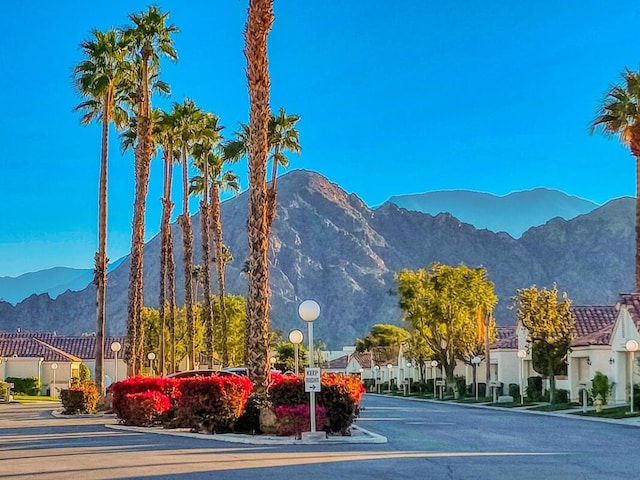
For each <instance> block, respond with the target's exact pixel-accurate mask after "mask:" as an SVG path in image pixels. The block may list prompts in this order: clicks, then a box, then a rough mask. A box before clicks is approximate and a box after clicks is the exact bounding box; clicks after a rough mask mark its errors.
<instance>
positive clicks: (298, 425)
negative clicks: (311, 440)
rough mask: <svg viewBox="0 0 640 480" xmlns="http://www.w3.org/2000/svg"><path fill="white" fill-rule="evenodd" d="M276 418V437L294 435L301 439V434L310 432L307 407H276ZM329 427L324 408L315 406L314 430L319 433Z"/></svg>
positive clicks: (309, 414)
mask: <svg viewBox="0 0 640 480" xmlns="http://www.w3.org/2000/svg"><path fill="white" fill-rule="evenodd" d="M275 411H276V417H278V431H277V435H287V436H289V435H295V436H296V438H302V432H308V431H310V430H311V412H310V411H309V405H296V406H295V407H285V406H280V407H276V409H275ZM328 426H329V420H328V419H327V415H326V412H325V409H324V407H320V406H316V429H317V431H319V432H321V431H323V430H325V428H326V427H328Z"/></svg>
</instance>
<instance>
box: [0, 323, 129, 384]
mask: <svg viewBox="0 0 640 480" xmlns="http://www.w3.org/2000/svg"><path fill="white" fill-rule="evenodd" d="M116 341H117V342H119V343H120V344H121V345H123V346H124V345H125V337H123V336H119V337H107V338H106V339H105V343H106V348H105V362H104V371H105V375H106V376H108V377H109V379H111V380H113V381H115V380H116V369H117V372H118V373H117V376H118V379H119V380H122V379H123V378H125V376H126V372H127V365H126V363H125V362H124V360H123V358H122V356H123V355H122V353H123V352H122V351H121V352H120V356H119V357H118V359H117V367H116V358H115V355H114V352H112V351H111V349H110V348H109V347H110V345H111V344H112V343H113V342H116ZM95 345H96V343H95V337H94V336H62V335H57V334H55V333H52V332H49V333H34V332H0V380H4V379H6V378H8V377H17V378H28V377H35V378H38V379H39V380H40V384H41V388H40V393H41V394H46V393H47V392H50V391H51V389H54V390H53V391H54V392H56V393H57V392H59V391H60V390H62V389H64V388H68V386H69V384H70V382H71V379H72V378H74V377H78V376H79V371H80V364H81V363H84V364H85V365H86V366H87V367H88V368H89V370H90V372H91V377H92V378H93V377H94V376H95V363H96V362H95ZM123 348H124V347H123ZM54 382H55V383H54Z"/></svg>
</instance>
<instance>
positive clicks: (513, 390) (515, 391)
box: [509, 383, 520, 401]
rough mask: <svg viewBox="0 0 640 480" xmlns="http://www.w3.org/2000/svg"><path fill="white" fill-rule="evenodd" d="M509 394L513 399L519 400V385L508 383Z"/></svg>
mask: <svg viewBox="0 0 640 480" xmlns="http://www.w3.org/2000/svg"><path fill="white" fill-rule="evenodd" d="M509 395H510V396H512V397H513V399H514V401H515V400H516V399H517V400H520V385H518V384H517V383H510V384H509Z"/></svg>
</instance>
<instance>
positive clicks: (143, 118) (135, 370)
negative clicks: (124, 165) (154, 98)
mask: <svg viewBox="0 0 640 480" xmlns="http://www.w3.org/2000/svg"><path fill="white" fill-rule="evenodd" d="M148 64H149V58H148V57H146V58H143V59H142V88H141V90H140V94H141V95H140V102H139V104H138V112H137V115H136V116H137V125H138V138H137V140H138V144H137V145H136V148H135V178H136V190H135V198H134V211H133V235H132V239H131V270H130V273H129V308H128V328H127V333H128V337H129V338H128V340H129V350H128V360H129V362H128V363H129V368H130V370H131V374H132V375H138V374H139V373H140V371H141V370H142V352H143V346H144V330H143V328H142V306H143V304H144V227H145V224H144V220H145V219H144V214H145V210H146V202H147V193H148V190H149V170H150V165H151V157H152V156H153V142H152V140H151V129H152V121H151V108H150V102H149V87H148V85H149V78H148V77H149V75H148Z"/></svg>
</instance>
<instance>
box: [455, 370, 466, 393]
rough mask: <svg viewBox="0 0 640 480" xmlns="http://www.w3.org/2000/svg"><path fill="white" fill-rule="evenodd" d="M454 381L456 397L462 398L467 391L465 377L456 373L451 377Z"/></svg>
mask: <svg viewBox="0 0 640 480" xmlns="http://www.w3.org/2000/svg"><path fill="white" fill-rule="evenodd" d="M453 381H454V382H455V389H456V391H457V392H458V398H464V397H465V396H466V393H467V379H466V378H465V377H463V376H462V375H456V376H455V377H453Z"/></svg>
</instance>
